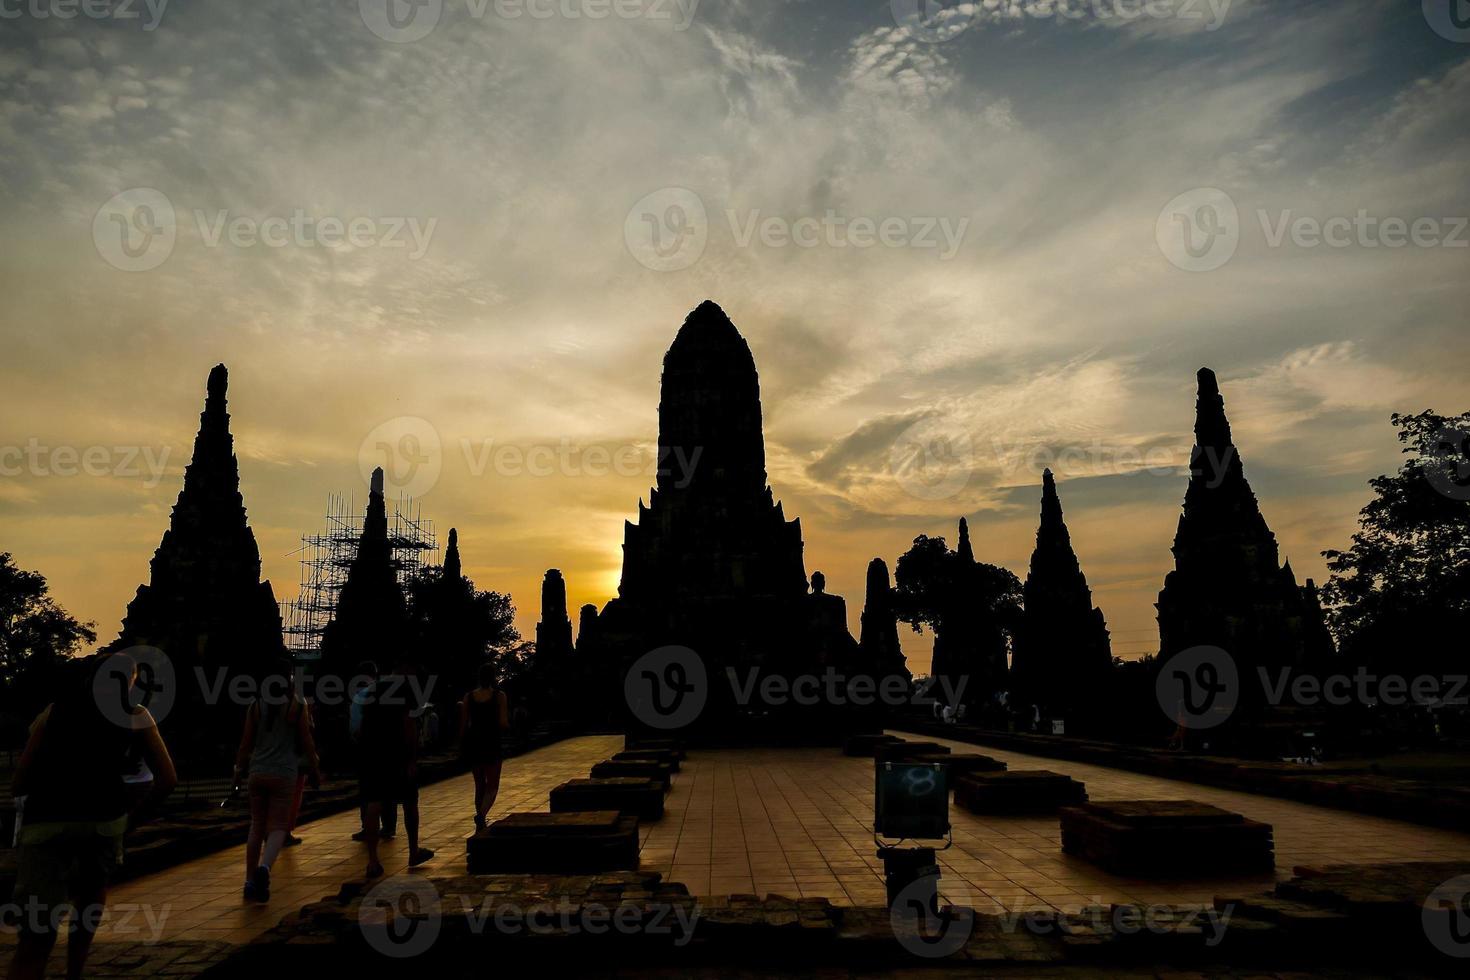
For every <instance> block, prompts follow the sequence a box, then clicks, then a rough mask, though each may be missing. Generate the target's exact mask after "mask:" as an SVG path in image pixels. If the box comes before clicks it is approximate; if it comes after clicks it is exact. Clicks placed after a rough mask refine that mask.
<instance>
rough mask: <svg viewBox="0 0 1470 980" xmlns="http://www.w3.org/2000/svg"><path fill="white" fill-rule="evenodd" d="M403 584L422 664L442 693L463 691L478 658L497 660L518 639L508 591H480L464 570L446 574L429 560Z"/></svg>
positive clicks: (450, 694) (452, 695) (449, 695)
mask: <svg viewBox="0 0 1470 980" xmlns="http://www.w3.org/2000/svg"><path fill="white" fill-rule="evenodd" d="M405 589H406V591H407V594H408V618H409V629H410V631H411V635H412V636H413V640H414V643H415V645H416V646H417V648H418V651H419V659H420V661H421V666H422V667H423V668H424V669H425V670H426V671H427V672H428V673H430V674H432V675H435V676H437V677H438V678H439V683H440V684H441V685H443V686H444V688H445V689H444V690H442V691H441V696H442V697H444V698H457V697H459V695H460V694H462V693H464V691H465V690H468V689H469V688H470V687H471V686H472V685H473V682H474V677H475V672H476V671H477V670H478V669H479V666H480V664H481V663H483V662H484V661H485V660H486V659H497V658H498V657H499V655H500V654H501V653H503V652H504V651H505V650H506V649H508V648H510V647H512V646H514V645H515V644H516V643H517V642H518V641H519V640H520V638H521V635H520V633H519V632H518V631H517V630H516V628H515V625H514V624H515V606H514V605H513V604H512V602H511V598H510V596H509V595H506V594H504V593H501V592H491V591H480V590H478V589H476V588H475V584H474V582H472V581H470V579H468V578H466V577H465V576H464V575H446V574H445V571H444V569H443V568H442V567H441V566H438V565H429V566H425V567H424V568H423V569H421V570H420V571H419V572H418V574H417V575H415V576H413V577H412V578H410V579H408V581H407V582H406V583H405ZM497 662H499V661H498V660H497Z"/></svg>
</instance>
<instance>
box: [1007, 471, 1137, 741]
mask: <svg viewBox="0 0 1470 980" xmlns="http://www.w3.org/2000/svg"><path fill="white" fill-rule="evenodd" d="M1023 594H1024V611H1023V614H1022V619H1021V625H1020V628H1019V629H1018V630H1017V632H1016V638H1015V643H1014V646H1013V650H1012V657H1011V698H1012V704H1013V705H1015V706H1017V707H1020V708H1023V709H1024V708H1026V707H1028V706H1030V705H1039V706H1041V707H1042V708H1043V709H1044V710H1046V711H1048V712H1049V713H1050V714H1052V715H1053V716H1058V715H1061V716H1065V717H1067V718H1068V719H1076V718H1077V717H1078V716H1079V715H1087V716H1089V717H1090V716H1092V715H1094V714H1096V713H1097V712H1096V711H1095V710H1094V709H1098V708H1103V709H1105V706H1100V705H1097V704H1096V703H1095V700H1094V699H1095V698H1097V697H1098V696H1099V695H1100V693H1101V691H1102V688H1101V686H1100V685H1101V682H1102V681H1103V680H1104V679H1105V676H1106V674H1107V671H1108V668H1109V667H1111V666H1112V662H1113V653H1112V643H1111V641H1110V639H1109V636H1108V626H1107V623H1106V621H1105V620H1104V619H1103V614H1102V610H1101V609H1098V608H1097V607H1095V606H1094V605H1093V604H1092V590H1091V589H1090V588H1088V586H1087V576H1086V575H1084V574H1083V573H1082V565H1081V563H1079V562H1078V560H1077V553H1076V552H1075V551H1073V550H1072V536H1071V534H1070V533H1069V532H1068V531H1067V524H1066V521H1065V520H1063V519H1062V502H1061V498H1060V497H1058V496H1057V484H1056V480H1055V478H1053V476H1052V472H1051V470H1045V471H1044V472H1043V473H1042V475H1041V523H1040V525H1039V526H1038V528H1037V530H1036V549H1035V550H1034V551H1033V552H1032V553H1031V568H1030V571H1029V572H1028V573H1027V574H1026V584H1025V588H1024V593H1023Z"/></svg>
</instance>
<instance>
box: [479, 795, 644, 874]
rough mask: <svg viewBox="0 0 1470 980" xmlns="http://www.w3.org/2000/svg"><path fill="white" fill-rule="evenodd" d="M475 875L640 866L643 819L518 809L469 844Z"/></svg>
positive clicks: (603, 812)
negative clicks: (639, 841)
mask: <svg viewBox="0 0 1470 980" xmlns="http://www.w3.org/2000/svg"><path fill="white" fill-rule="evenodd" d="M465 856H466V863H467V865H468V868H469V872H470V873H471V874H496V873H506V872H528V873H535V872H562V873H571V874H577V873H582V874H587V873H593V872H598V871H616V870H631V869H634V868H637V867H638V818H637V817H628V816H623V815H622V814H620V813H618V811H616V810H594V811H583V812H578V813H513V814H511V815H510V816H508V817H504V818H502V819H500V820H497V821H496V822H495V823H493V824H491V825H490V826H489V827H486V828H485V829H484V830H482V831H480V832H478V833H477V834H475V835H474V836H473V837H470V838H469V839H468V840H467V841H466V842H465Z"/></svg>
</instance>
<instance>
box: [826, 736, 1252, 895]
mask: <svg viewBox="0 0 1470 980" xmlns="http://www.w3.org/2000/svg"><path fill="white" fill-rule="evenodd" d="M844 751H845V752H846V753H847V754H848V755H853V756H872V757H873V759H874V760H875V763H877V764H881V763H883V762H907V763H918V764H923V765H940V766H944V767H945V768H946V769H947V771H948V776H949V781H950V787H951V789H953V790H954V801H955V804H956V805H957V806H961V807H964V808H965V809H966V810H969V811H971V812H973V813H979V814H987V815H992V814H1009V815H1022V814H1030V815H1036V814H1049V813H1055V814H1057V816H1058V818H1059V820H1060V821H1061V831H1062V850H1063V851H1064V852H1066V853H1068V854H1075V855H1077V856H1078V857H1081V858H1083V859H1085V860H1088V861H1091V862H1092V863H1094V864H1096V865H1098V866H1099V867H1101V868H1102V869H1103V870H1105V871H1108V872H1110V873H1112V874H1117V875H1123V876H1129V877H1143V876H1149V877H1159V876H1176V875H1188V876H1198V875H1211V874H1230V875H1240V874H1254V873H1265V872H1269V871H1270V870H1272V868H1274V867H1275V844H1274V841H1273V836H1272V830H1271V825H1270V824H1265V823H1261V822H1259V821H1256V820H1248V819H1246V818H1245V817H1243V816H1241V815H1240V814H1238V813H1231V812H1229V811H1227V810H1222V809H1220V808H1219V807H1215V806H1210V805H1208V804H1205V803H1196V802H1195V801H1193V800H1117V801H1113V800H1109V801H1105V802H1088V799H1087V788H1086V786H1085V785H1084V784H1082V783H1080V782H1078V781H1076V780H1075V779H1072V778H1071V777H1070V776H1064V775H1061V774H1060V773H1055V772H1049V771H1047V770H1044V769H1035V770H1017V771H1010V770H1008V769H1007V768H1006V764H1005V763H1004V762H1000V761H999V760H996V759H993V758H991V757H990V756H986V755H979V754H972V753H956V752H953V751H951V749H950V748H949V746H947V745H941V744H940V743H938V742H910V741H905V740H904V739H901V738H899V737H897V736H895V735H859V736H854V737H852V738H850V739H848V741H847V744H846V746H845V747H844Z"/></svg>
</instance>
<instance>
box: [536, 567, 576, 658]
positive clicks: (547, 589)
mask: <svg viewBox="0 0 1470 980" xmlns="http://www.w3.org/2000/svg"><path fill="white" fill-rule="evenodd" d="M571 654H572V621H571V619H570V618H569V617H568V616H567V583H566V580H565V579H563V578H562V574H561V569H559V568H551V569H547V571H546V577H545V578H544V579H542V581H541V622H539V623H537V624H536V656H537V658H538V659H539V660H542V661H543V662H548V663H552V662H555V663H563V662H565V661H566V659H567V658H568V657H570V656H571Z"/></svg>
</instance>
